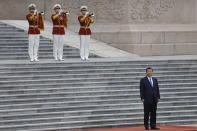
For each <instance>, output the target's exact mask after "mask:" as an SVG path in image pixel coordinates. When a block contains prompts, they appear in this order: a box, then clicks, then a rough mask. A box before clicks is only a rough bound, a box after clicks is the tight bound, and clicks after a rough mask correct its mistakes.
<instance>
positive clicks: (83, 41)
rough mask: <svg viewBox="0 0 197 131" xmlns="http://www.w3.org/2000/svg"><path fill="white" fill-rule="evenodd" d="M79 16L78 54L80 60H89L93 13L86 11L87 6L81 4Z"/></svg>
mask: <svg viewBox="0 0 197 131" xmlns="http://www.w3.org/2000/svg"><path fill="white" fill-rule="evenodd" d="M80 10H81V14H82V15H81V16H79V17H78V20H79V23H80V26H81V27H80V30H79V35H80V56H81V59H82V60H89V59H88V57H89V44H90V35H91V30H90V27H89V26H90V24H91V23H94V19H93V16H94V14H93V13H89V12H87V6H81V8H80Z"/></svg>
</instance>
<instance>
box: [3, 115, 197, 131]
mask: <svg viewBox="0 0 197 131" xmlns="http://www.w3.org/2000/svg"><path fill="white" fill-rule="evenodd" d="M176 118H180V119H179V120H186V119H188V118H189V119H195V118H196V117H194V116H192V115H183V116H182V117H179V116H171V117H168V118H167V117H165V116H163V117H160V118H159V121H165V120H168V119H171V120H176ZM63 120H64V121H63V122H62V121H61V119H54V121H53V124H52V123H50V124H49V123H47V121H46V123H39V124H37V123H35V124H33V123H32V124H25V126H24V125H12V126H1V127H0V129H6V130H8V129H13V128H14V129H15V130H29V129H38V130H41V129H42V130H43V129H44V128H45V129H46V130H49V129H52V128H53V129H60V128H62V129H72V128H73V127H78V128H79V127H80V128H82V127H83V126H84V125H85V126H86V127H94V125H97V127H98V125H102V127H103V126H104V127H105V126H109V125H115V124H117V123H118V122H119V123H142V117H140V118H138V119H135V118H125V119H122V118H119V119H116V120H115V119H105V120H102V119H101V120H86V121H81V122H80V121H77V122H75V123H71V122H68V121H66V118H64V119H63ZM43 121H44V120H42V122H43ZM49 121H50V120H49ZM41 125H42V126H41ZM57 127H58V128H57ZM71 127H72V128H71Z"/></svg>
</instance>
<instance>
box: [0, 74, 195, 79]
mask: <svg viewBox="0 0 197 131" xmlns="http://www.w3.org/2000/svg"><path fill="white" fill-rule="evenodd" d="M46 77H47V78H50V79H71V78H78V79H79V78H82V79H83V78H110V77H123V78H124V77H130V78H131V79H132V80H140V79H141V78H143V77H144V76H143V75H141V76H134V75H133V73H132V74H130V73H127V74H125V73H114V74H113V73H108V74H107V73H103V74H102V73H100V74H99V73H98V74H76V75H72V74H71V75H70V74H48V75H39V74H38V75H37V74H34V75H31V74H30V75H18V74H16V75H15V76H14V75H12V76H0V81H5V80H21V79H22V80H37V79H45V78H46ZM155 77H156V78H157V79H158V80H159V81H160V80H172V79H196V80H197V75H193V74H188V75H187V74H186V75H156V76H155Z"/></svg>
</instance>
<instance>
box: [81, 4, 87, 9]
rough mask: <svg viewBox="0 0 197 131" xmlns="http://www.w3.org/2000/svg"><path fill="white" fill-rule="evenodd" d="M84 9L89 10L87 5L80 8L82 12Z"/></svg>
mask: <svg viewBox="0 0 197 131" xmlns="http://www.w3.org/2000/svg"><path fill="white" fill-rule="evenodd" d="M82 9H86V10H87V9H88V7H87V6H86V5H83V6H81V7H80V10H82Z"/></svg>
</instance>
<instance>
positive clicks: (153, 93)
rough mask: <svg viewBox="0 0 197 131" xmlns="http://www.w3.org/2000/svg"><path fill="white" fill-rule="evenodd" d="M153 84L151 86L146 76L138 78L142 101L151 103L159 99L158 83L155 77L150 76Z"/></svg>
mask: <svg viewBox="0 0 197 131" xmlns="http://www.w3.org/2000/svg"><path fill="white" fill-rule="evenodd" d="M152 80H153V86H154V87H152V86H151V84H150V82H149V80H148V78H147V76H146V77H144V78H142V79H141V80H140V97H141V99H144V102H147V103H152V102H154V101H157V99H160V92H159V85H158V81H157V79H156V78H154V77H152Z"/></svg>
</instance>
